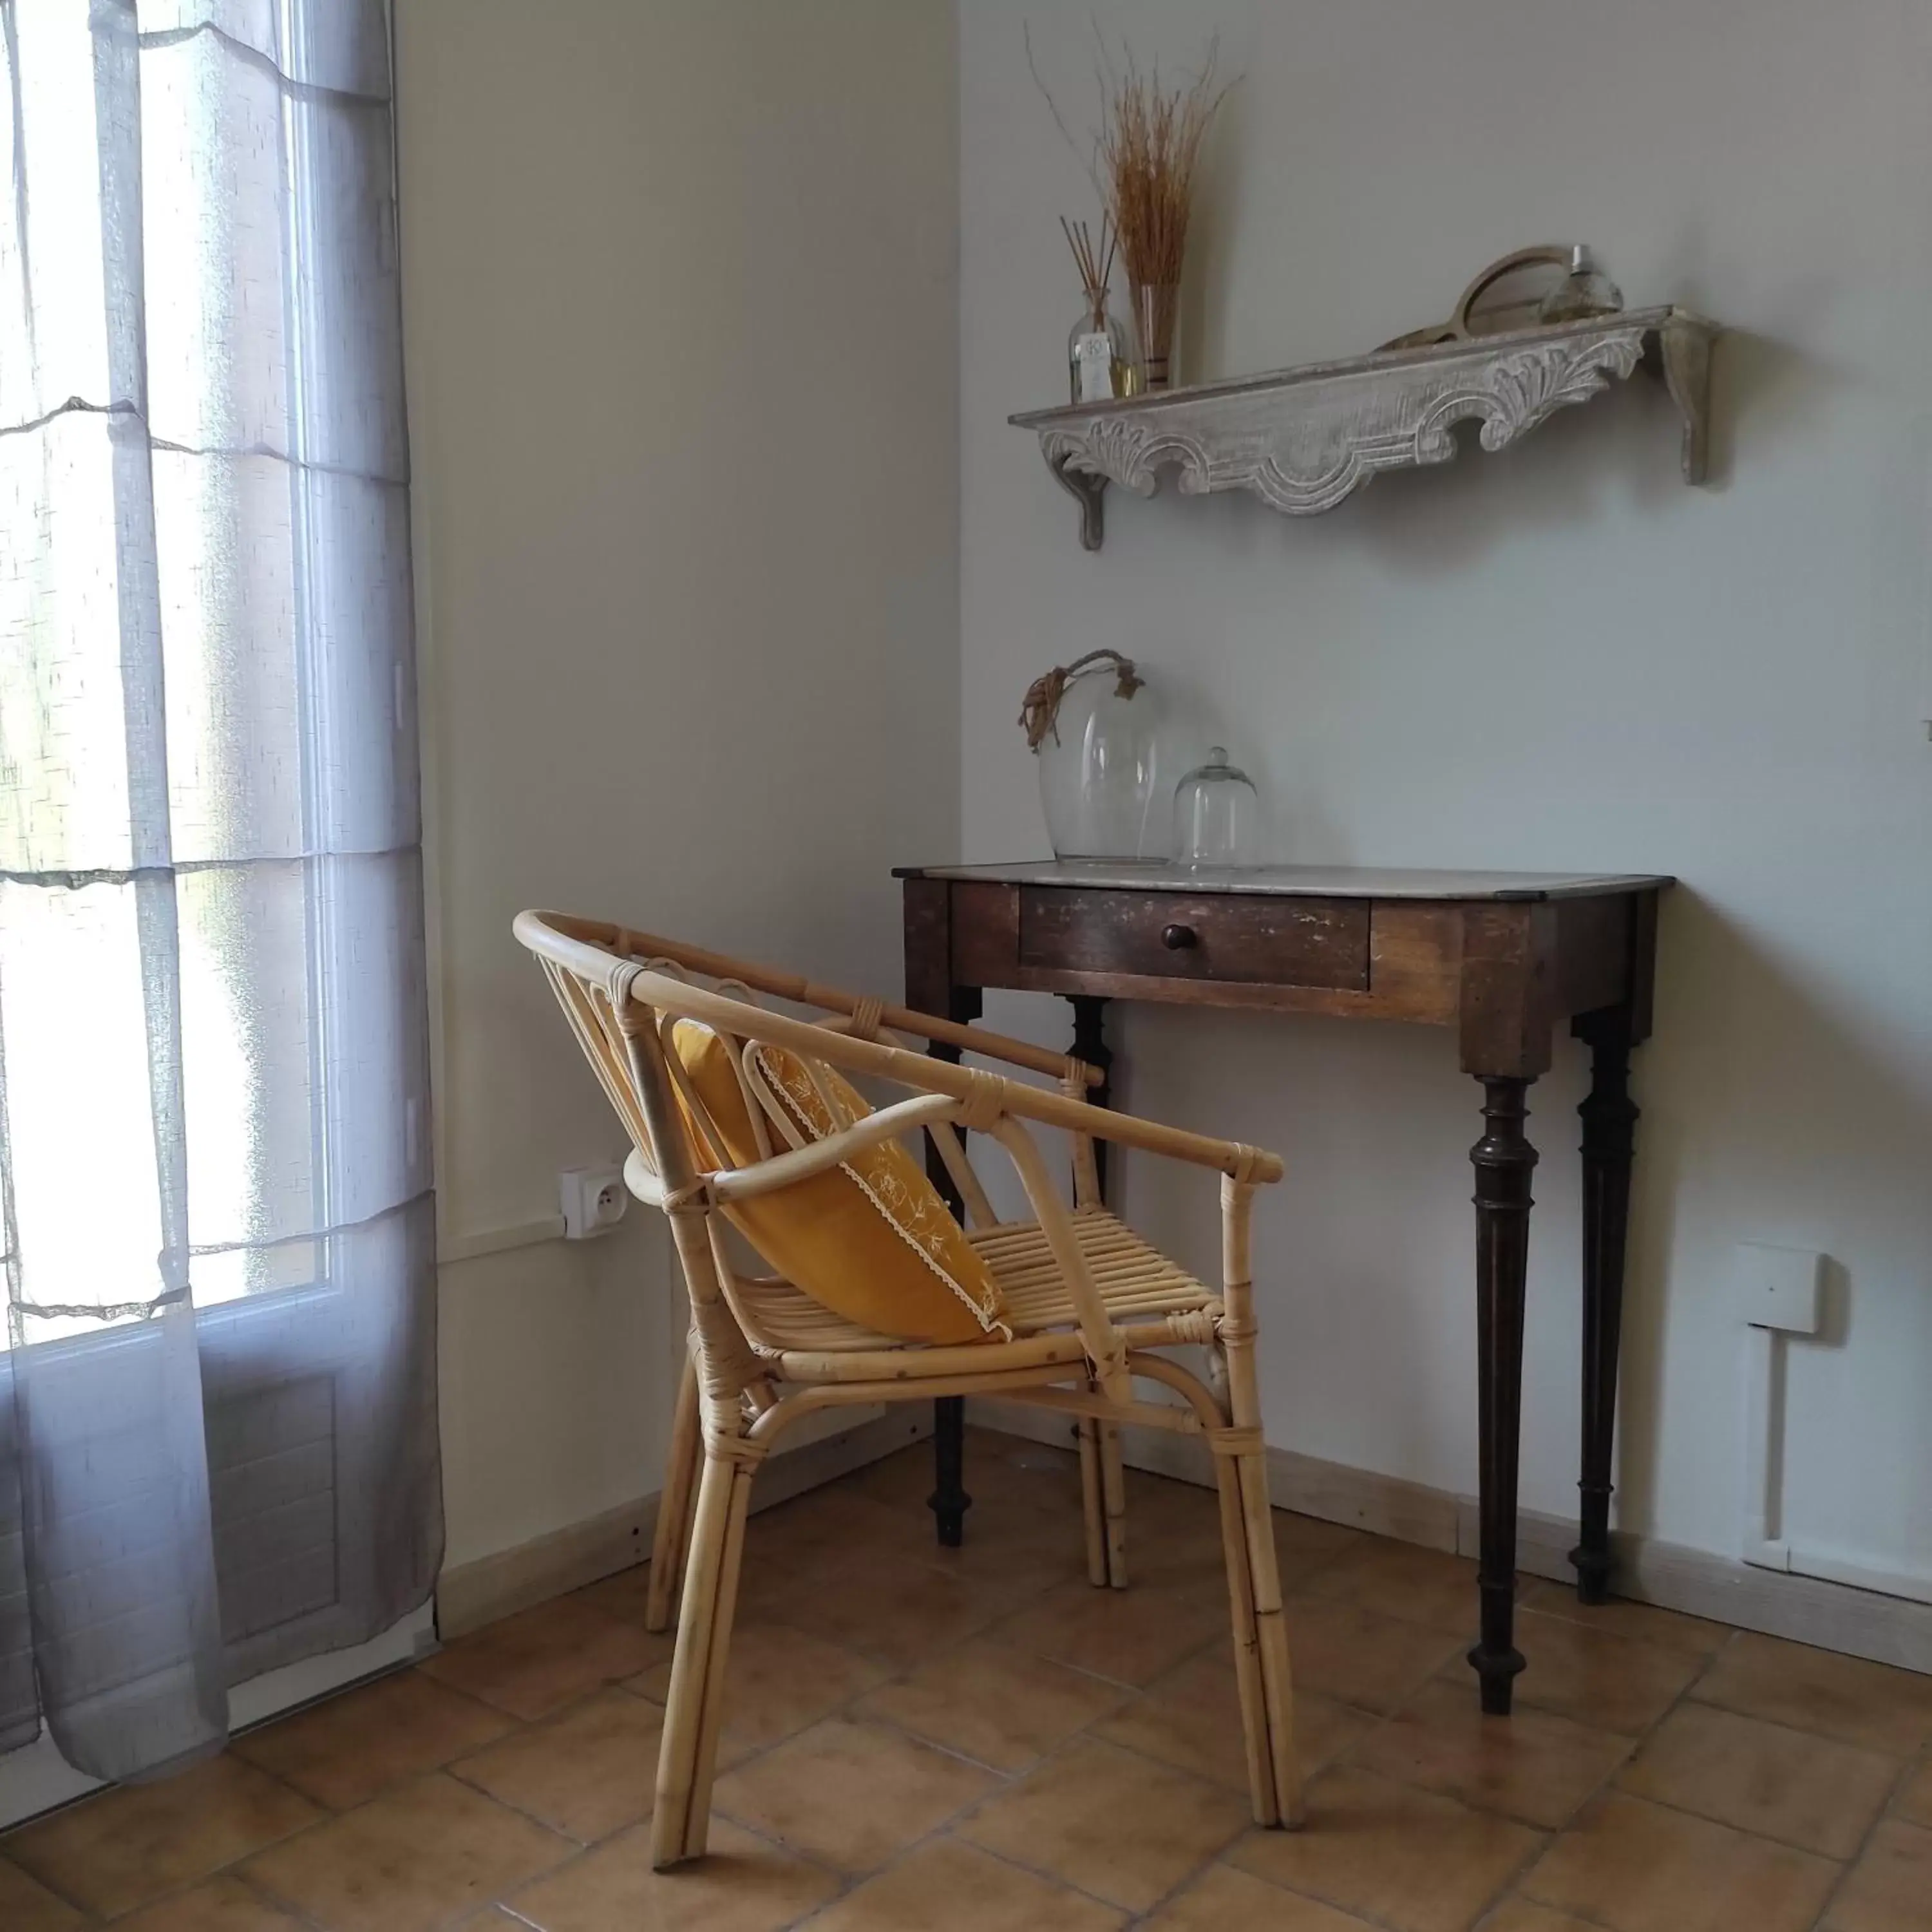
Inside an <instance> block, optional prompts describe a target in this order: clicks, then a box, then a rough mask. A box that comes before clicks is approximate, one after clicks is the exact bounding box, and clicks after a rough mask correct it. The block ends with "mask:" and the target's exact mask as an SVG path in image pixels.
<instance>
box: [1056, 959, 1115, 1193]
mask: <svg viewBox="0 0 1932 1932" xmlns="http://www.w3.org/2000/svg"><path fill="white" fill-rule="evenodd" d="M1067 1004H1068V1005H1069V1006H1070V1007H1072V1008H1073V1057H1074V1058H1075V1059H1076V1060H1084V1061H1086V1063H1087V1064H1088V1066H1089V1067H1098V1068H1099V1069H1100V1085H1099V1086H1097V1087H1090V1088H1088V1090H1087V1097H1088V1100H1091V1101H1092V1102H1093V1103H1094V1106H1097V1107H1104V1106H1108V1105H1109V1103H1111V1102H1112V1099H1113V1097H1114V1079H1113V1067H1114V1049H1112V1047H1110V1046H1109V1045H1108V1044H1107V1031H1106V1026H1107V1002H1106V1000H1105V998H1103V997H1102V996H1101V995H1099V994H1097V993H1074V994H1071V995H1069V996H1068V999H1067ZM1094 1174H1095V1175H1096V1176H1097V1178H1098V1179H1099V1181H1100V1199H1102V1200H1103V1201H1104V1200H1106V1198H1107V1143H1106V1142H1105V1141H1102V1140H1097V1141H1096V1142H1094Z"/></svg>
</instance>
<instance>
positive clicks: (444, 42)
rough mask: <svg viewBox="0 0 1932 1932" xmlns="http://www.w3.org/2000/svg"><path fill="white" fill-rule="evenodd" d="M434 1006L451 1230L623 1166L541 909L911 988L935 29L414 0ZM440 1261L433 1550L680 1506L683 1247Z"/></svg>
mask: <svg viewBox="0 0 1932 1932" xmlns="http://www.w3.org/2000/svg"><path fill="white" fill-rule="evenodd" d="M397 16H398V23H397V24H398V89H399V93H398V121H399V125H400V130H401V176H402V221H403V248H404V269H405V299H406V302H407V348H408V357H409V380H410V407H411V418H412V435H413V451H414V460H415V465H416V513H417V522H416V541H417V570H418V575H419V587H420V592H421V603H422V633H423V634H422V654H423V655H422V676H423V688H424V703H423V713H424V716H425V721H426V725H425V729H426V733H427V737H428V745H427V749H428V778H427V780H426V784H427V786H428V793H429V796H428V810H429V818H430V824H429V847H430V853H429V858H430V869H431V917H432V926H433V933H434V941H435V944H436V945H437V950H438V953H439V955H440V964H439V967H438V977H437V993H438V995H439V998H440V1037H441V1045H442V1052H441V1055H440V1062H439V1064H438V1067H437V1107H438V1116H439V1128H440V1150H439V1151H440V1160H439V1187H440V1192H441V1205H442V1215H443V1223H444V1226H445V1229H446V1231H447V1232H449V1234H451V1235H452V1236H454V1237H456V1238H462V1237H465V1236H468V1235H473V1234H475V1233H476V1232H478V1231H480V1230H487V1229H496V1228H502V1227H505V1226H518V1225H520V1224H522V1223H526V1222H528V1221H530V1220H532V1219H536V1218H540V1217H543V1216H544V1215H546V1214H550V1213H551V1212H552V1211H553V1209H554V1206H555V1182H554V1174H555V1171H556V1169H557V1168H559V1166H565V1165H568V1164H570V1163H571V1162H573V1161H576V1160H584V1159H586V1158H590V1157H601V1156H602V1155H604V1154H609V1153H611V1152H613V1151H616V1149H617V1148H618V1147H619V1136H618V1134H617V1133H616V1130H615V1127H614V1124H613V1122H612V1121H611V1120H610V1117H609V1115H608V1112H607V1109H606V1107H605V1106H604V1103H603V1100H602V1099H601V1096H600V1095H599V1094H598V1093H597V1091H596V1090H595V1087H594V1086H593V1085H592V1082H591V1079H590V1078H589V1074H588V1073H587V1072H586V1070H583V1069H582V1068H581V1067H580V1066H579V1065H578V1064H576V1055H575V1049H574V1048H573V1047H572V1046H571V1045H570V1043H569V1042H568V1036H567V1035H566V1034H565V1031H564V1030H563V1026H562V1022H561V1019H559V1016H557V1014H556V1013H555V1011H554V1010H553V1007H552V1006H551V1004H550V998H549V995H548V994H547V992H545V991H544V989H543V986H542V983H541V980H540V978H539V977H538V974H537V972H536V970H535V968H534V966H533V965H531V964H530V963H529V961H528V959H526V957H525V956H523V953H521V951H520V949H518V948H517V947H516V946H515V945H514V943H513V941H511V936H510V920H511V917H512V916H513V915H514V913H516V912H517V910H518V909H519V908H520V907H523V906H526V905H532V904H537V905H549V906H553V907H562V908H564V909H567V910H574V911H578V912H583V913H591V914H595V915H602V916H612V917H618V918H622V919H627V920H629V921H631V922H634V923H636V924H637V925H639V926H643V927H645V928H646V929H654V930H657V931H660V932H666V933H670V934H674V935H679V936H682V937H685V938H692V939H696V940H699V941H703V942H706V943H708V944H713V945H715V946H718V947H722V948H724V949H727V950H735V951H739V952H742V953H748V954H750V955H751V956H754V957H760V956H762V957H769V958H773V959H776V960H778V961H779V962H783V963H787V964H790V965H796V967H798V968H801V969H802V970H805V971H811V972H812V973H814V974H819V975H821V976H823V977H826V978H828V979H833V980H842V981H844V982H846V983H856V984H858V985H859V986H872V987H875V988H877V989H880V990H881V991H883V992H892V991H893V990H895V989H896V988H897V986H898V981H899V938H898V893H897V891H896V889H895V885H894V883H893V881H892V879H891V877H890V876H889V871H890V868H891V867H892V865H894V864H895V863H897V862H907V861H912V860H916V859H919V858H921V857H923V856H930V855H931V854H932V853H935V852H938V853H950V851H951V850H953V849H954V847H956V844H957V841H958V805H957V799H956V793H955V788H954V785H953V773H954V772H955V770H956V766H957V760H958V723H957V718H956V709H955V705H954V702H953V693H954V689H955V674H956V662H957V650H958V601H957V581H956V517H957V490H956V477H957V469H958V463H957V447H958V446H957V432H956V405H957V395H956V365H957V338H956V320H955V319H956V256H955V236H956V204H957V173H956V124H955V118H954V117H955V112H956V92H955V78H956V67H955V54H954V31H953V20H952V17H951V14H950V10H949V9H948V8H947V7H946V6H945V5H944V4H942V0H921V3H920V4H917V5H908V4H905V0H841V5H838V7H831V8H820V7H812V8H809V9H808V8H805V7H771V6H767V5H757V4H755V0H649V4H643V0H567V4H561V3H560V4H555V5H544V6H534V5H531V4H529V0H398V5H397ZM632 1221H633V1224H634V1225H632V1226H628V1227H627V1228H626V1229H625V1231H624V1232H623V1233H622V1235H620V1236H619V1237H618V1238H616V1239H613V1240H612V1241H609V1242H607V1243H603V1244H597V1245H596V1246H595V1247H590V1248H589V1249H584V1250H578V1249H575V1248H568V1249H566V1248H565V1247H562V1245H560V1244H548V1245H543V1246H537V1247H524V1248H520V1249H517V1250H512V1251H510V1252H508V1253H502V1254H499V1255H494V1256H489V1257H487V1258H485V1259H477V1260H473V1261H471V1262H466V1263H463V1264H462V1265H452V1266H449V1267H446V1268H445V1270H444V1271H443V1309H442V1314H443V1379H442V1385H443V1443H444V1456H445V1477H446V1490H447V1497H448V1505H449V1562H451V1563H452V1564H457V1563H460V1562H466V1561H468V1560H470V1559H474V1558H475V1557H478V1556H482V1555H484V1554H487V1553H491V1552H493V1551H496V1550H502V1549H504V1548H506V1547H510V1546H512V1545H514V1544H520V1543H522V1542H524V1541H528V1540H529V1539H531V1538H534V1537H535V1536H538V1535H542V1534H544V1532H548V1531H550V1530H554V1529H558V1528H559V1527H562V1526H565V1525H568V1524H571V1523H576V1522H578V1521H580V1520H583V1519H585V1518H587V1517H591V1516H593V1515H595V1514H598V1512H600V1511H604V1510H607V1509H610V1508H616V1507H618V1506H619V1505H622V1504H624V1503H625V1502H628V1501H630V1500H631V1499H634V1498H635V1497H637V1496H640V1495H641V1494H643V1493H646V1492H647V1491H649V1490H652V1489H653V1488H655V1486H656V1484H657V1481H658V1461H659V1454H660V1444H661V1439H662V1435H663V1431H664V1420H665V1418H664V1392H665V1391H666V1389H667V1386H668V1383H667V1378H668V1376H669V1373H670V1364H671V1362H672V1360H673V1355H672V1348H673V1331H674V1329H676V1328H681V1323H680V1322H678V1321H677V1320H676V1319H675V1318H674V1317H673V1314H672V1312H671V1307H670V1296H669V1292H668V1290H667V1274H666V1271H665V1265H664V1243H663V1241H662V1237H661V1232H660V1231H659V1230H658V1229H655V1228H652V1229H646V1228H645V1227H644V1226H643V1221H644V1217H643V1215H642V1214H641V1213H639V1214H635V1215H634V1216H633V1217H632Z"/></svg>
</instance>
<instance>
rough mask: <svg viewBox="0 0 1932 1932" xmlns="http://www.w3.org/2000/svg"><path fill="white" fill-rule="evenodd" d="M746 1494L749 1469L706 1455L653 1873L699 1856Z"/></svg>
mask: <svg viewBox="0 0 1932 1932" xmlns="http://www.w3.org/2000/svg"><path fill="white" fill-rule="evenodd" d="M750 1499H751V1469H750V1468H749V1467H748V1466H747V1465H745V1464H744V1463H741V1462H739V1461H738V1460H736V1458H734V1457H729V1456H717V1455H712V1454H709V1453H707V1454H706V1457H705V1459H704V1472H703V1475H702V1476H701V1477H700V1479H699V1482H698V1490H697V1516H696V1519H695V1520H694V1523H693V1524H692V1526H691V1551H690V1556H689V1559H688V1562H687V1563H686V1565H685V1578H684V1600H683V1602H682V1605H681V1606H680V1607H679V1612H678V1619H677V1648H676V1650H675V1651H674V1652H673V1654H672V1658H671V1667H670V1694H669V1696H668V1697H667V1699H666V1700H665V1703H664V1736H663V1739H662V1742H661V1744H660V1745H659V1747H658V1779H657V1808H656V1810H655V1812H654V1814H652V1820H651V1863H652V1866H653V1867H655V1868H656V1869H657V1870H659V1871H662V1870H664V1869H665V1868H666V1867H667V1866H670V1865H674V1864H680V1863H682V1861H684V1860H685V1859H686V1858H701V1857H703V1855H704V1848H705V1844H706V1838H707V1836H708V1833H709V1826H710V1822H711V1779H712V1769H713V1767H714V1766H715V1763H716V1761H717V1748H718V1713H719V1710H720V1709H721V1706H722V1705H723V1703H724V1671H725V1665H726V1662H727V1658H728V1655H729V1652H730V1643H731V1617H732V1611H733V1607H734V1606H735V1604H736V1600H737V1594H738V1569H739V1559H740V1558H741V1556H742V1552H743V1549H744V1539H745V1511H746V1508H747V1506H748V1504H749V1502H750Z"/></svg>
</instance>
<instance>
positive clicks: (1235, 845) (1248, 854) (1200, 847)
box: [1174, 745, 1262, 871]
mask: <svg viewBox="0 0 1932 1932" xmlns="http://www.w3.org/2000/svg"><path fill="white" fill-rule="evenodd" d="M1261 846H1262V802H1261V794H1260V793H1259V792H1257V791H1256V790H1255V781H1254V780H1253V778H1250V777H1249V776H1248V775H1247V772H1244V771H1243V770H1242V769H1241V767H1240V766H1238V765H1231V764H1230V763H1229V762H1228V751H1227V747H1226V745H1214V747H1213V748H1211V750H1210V751H1209V752H1208V762H1207V763H1205V765H1196V766H1195V768H1194V769H1193V770H1192V771H1191V772H1189V773H1188V774H1187V776H1186V777H1185V778H1183V779H1182V780H1181V782H1180V784H1178V785H1176V786H1175V788H1174V856H1175V858H1176V859H1178V861H1179V862H1181V864H1182V865H1190V866H1193V868H1196V870H1197V871H1214V870H1219V869H1225V868H1231V867H1236V866H1243V865H1259V864H1260V863H1261V862H1262V850H1261Z"/></svg>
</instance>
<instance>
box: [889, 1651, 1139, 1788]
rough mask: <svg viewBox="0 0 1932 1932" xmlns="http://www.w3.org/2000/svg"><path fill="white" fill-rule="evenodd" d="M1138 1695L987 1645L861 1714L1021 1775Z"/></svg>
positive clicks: (899, 1686) (931, 1667) (933, 1669)
mask: <svg viewBox="0 0 1932 1932" xmlns="http://www.w3.org/2000/svg"><path fill="white" fill-rule="evenodd" d="M1131 1695H1132V1693H1131V1692H1130V1691H1128V1690H1127V1688H1126V1687H1125V1686H1124V1685H1118V1684H1110V1683H1107V1682H1104V1681H1103V1679H1100V1678H1097V1677H1090V1676H1088V1675H1087V1674H1086V1673H1085V1672H1083V1671H1079V1670H1069V1669H1067V1667H1066V1666H1065V1665H1064V1664H1054V1663H1052V1662H1050V1661H1049V1660H1048V1659H1046V1658H1043V1657H1031V1656H1029V1655H1028V1654H1027V1653H1026V1652H1025V1651H1022V1650H1014V1649H1010V1648H1008V1647H1007V1646H1005V1645H1004V1644H998V1643H989V1642H987V1641H986V1640H980V1642H977V1643H969V1644H967V1645H965V1646H962V1648H961V1649H958V1650H956V1651H954V1652H952V1653H951V1655H949V1656H946V1657H941V1658H935V1660H934V1661H932V1663H931V1664H927V1665H926V1666H925V1667H924V1668H923V1669H922V1670H918V1671H916V1672H915V1673H913V1675H912V1676H910V1677H907V1678H902V1679H900V1680H899V1681H898V1682H897V1683H893V1684H887V1685H884V1686H883V1687H882V1688H880V1689H878V1690H877V1691H872V1692H871V1694H869V1695H868V1696H866V1697H862V1698H861V1699H860V1700H859V1702H858V1703H857V1704H856V1706H854V1707H853V1715H854V1716H856V1717H865V1718H883V1719H884V1720H886V1721H887V1722H888V1723H890V1724H897V1725H898V1726H900V1727H901V1729H903V1730H908V1731H911V1732H913V1733H915V1734H916V1736H919V1737H922V1738H926V1739H929V1740H930V1741H931V1742H932V1743H934V1744H936V1745H944V1747H945V1748H946V1749H947V1750H948V1751H958V1752H959V1754H961V1755H962V1757H970V1758H973V1759H976V1760H977V1761H978V1762H979V1763H981V1764H985V1765H990V1766H992V1768H993V1769H995V1771H1003V1772H1016V1771H1023V1770H1024V1769H1025V1768H1026V1767H1027V1766H1028V1765H1030V1764H1031V1763H1033V1762H1034V1760H1035V1759H1037V1758H1040V1757H1045V1756H1046V1754H1047V1753H1048V1752H1049V1751H1054V1750H1055V1749H1057V1748H1058V1747H1059V1746H1060V1745H1063V1744H1064V1743H1065V1742H1067V1739H1069V1738H1070V1737H1071V1736H1073V1734H1074V1733H1075V1732H1076V1731H1079V1730H1085V1729H1086V1727H1088V1725H1089V1724H1093V1723H1094V1722H1095V1721H1097V1719H1100V1718H1104V1717H1106V1715H1108V1713H1109V1712H1112V1711H1115V1710H1118V1709H1119V1708H1120V1706H1121V1705H1122V1704H1123V1703H1125V1702H1126V1700H1127V1698H1128V1697H1130V1696H1131Z"/></svg>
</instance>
